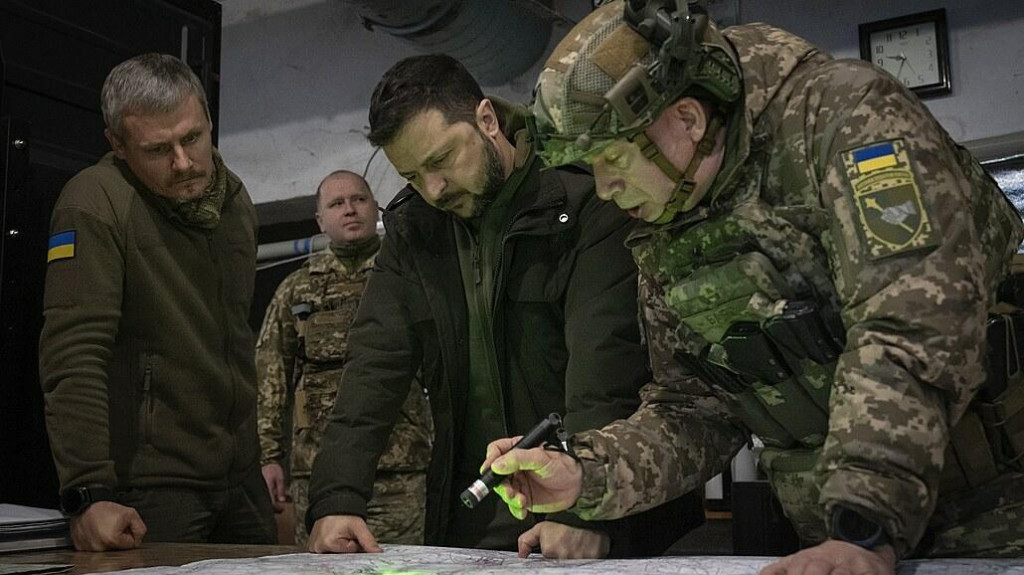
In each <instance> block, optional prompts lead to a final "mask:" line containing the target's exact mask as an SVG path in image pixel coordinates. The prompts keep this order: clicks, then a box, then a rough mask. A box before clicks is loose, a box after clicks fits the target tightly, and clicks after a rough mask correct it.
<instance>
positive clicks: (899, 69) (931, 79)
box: [868, 22, 942, 88]
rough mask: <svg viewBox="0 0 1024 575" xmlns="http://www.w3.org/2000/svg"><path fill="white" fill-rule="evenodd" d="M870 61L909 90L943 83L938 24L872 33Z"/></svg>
mask: <svg viewBox="0 0 1024 575" xmlns="http://www.w3.org/2000/svg"><path fill="white" fill-rule="evenodd" d="M868 42H869V45H870V49H871V61H872V62H873V63H875V64H876V65H877V66H879V67H881V68H883V69H884V70H885V71H886V72H888V73H890V74H892V75H893V77H894V78H896V79H897V80H899V81H900V83H902V84H903V85H904V86H907V87H908V88H916V87H919V86H929V85H934V84H939V83H942V76H941V65H940V60H939V46H938V32H937V30H936V25H935V22H921V23H918V24H911V25H908V26H902V27H899V28H890V29H888V30H879V31H876V32H872V33H871V35H870V36H869V38H868Z"/></svg>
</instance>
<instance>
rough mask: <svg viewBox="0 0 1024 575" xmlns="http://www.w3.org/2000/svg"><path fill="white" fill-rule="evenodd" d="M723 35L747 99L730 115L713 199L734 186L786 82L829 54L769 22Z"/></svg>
mask: <svg viewBox="0 0 1024 575" xmlns="http://www.w3.org/2000/svg"><path fill="white" fill-rule="evenodd" d="M722 35H723V36H725V38H726V40H727V41H728V42H729V45H730V46H731V47H732V52H733V54H732V56H733V58H734V61H736V62H737V63H738V65H739V68H740V72H741V74H742V76H743V100H742V101H741V102H740V103H739V104H738V105H737V106H735V108H734V110H733V112H732V117H731V118H730V119H729V128H728V133H727V135H726V144H725V146H726V154H725V159H724V160H723V162H722V168H721V170H720V171H719V174H718V177H717V178H716V179H715V181H714V183H713V184H712V186H711V190H710V191H709V193H708V196H709V197H710V198H711V201H712V203H715V202H716V201H717V200H719V199H720V196H722V195H724V194H725V193H726V190H728V189H729V188H730V187H731V184H732V183H733V180H734V179H735V177H736V175H737V173H738V172H739V171H740V170H739V168H740V166H742V165H743V164H744V163H745V162H746V160H747V157H748V156H749V155H750V148H751V141H752V140H753V139H754V137H755V136H756V134H755V126H757V124H758V121H759V120H760V119H761V116H762V114H764V112H765V110H767V109H768V106H769V105H770V104H771V102H772V100H774V99H775V97H776V96H777V95H778V93H779V91H780V90H781V89H782V87H783V85H784V84H785V82H786V81H787V80H788V79H789V78H790V77H791V76H792V75H793V73H794V72H795V71H796V69H797V68H798V67H799V66H800V64H802V63H803V62H805V61H806V60H808V59H810V58H812V57H815V56H818V57H823V58H828V56H826V55H824V54H822V53H821V52H820V51H819V50H818V49H817V48H815V47H814V46H813V45H811V44H810V43H808V42H807V41H806V40H804V39H803V38H800V37H798V36H795V35H793V34H790V33H789V32H786V31H785V30H780V29H778V28H774V27H772V26H768V25H767V24H750V25H744V26H733V27H731V28H726V29H725V30H723V31H722Z"/></svg>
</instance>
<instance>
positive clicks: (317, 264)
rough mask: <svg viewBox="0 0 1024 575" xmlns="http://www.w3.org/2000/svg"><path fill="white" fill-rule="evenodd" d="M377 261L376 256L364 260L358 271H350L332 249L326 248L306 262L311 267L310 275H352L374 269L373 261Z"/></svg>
mask: <svg viewBox="0 0 1024 575" xmlns="http://www.w3.org/2000/svg"><path fill="white" fill-rule="evenodd" d="M375 259H376V254H375V255H374V256H371V257H369V258H367V259H365V260H363V262H362V263H360V264H359V266H358V267H357V268H356V269H354V270H350V269H348V268H347V267H346V266H345V264H343V263H341V260H340V259H338V257H337V256H335V255H334V253H333V252H331V249H330V248H326V249H324V250H323V251H320V252H317V253H315V254H313V255H311V256H309V259H308V260H306V265H307V266H308V267H309V273H311V274H329V273H340V274H350V273H356V272H361V271H366V270H369V269H370V268H372V267H373V261H374V260H375Z"/></svg>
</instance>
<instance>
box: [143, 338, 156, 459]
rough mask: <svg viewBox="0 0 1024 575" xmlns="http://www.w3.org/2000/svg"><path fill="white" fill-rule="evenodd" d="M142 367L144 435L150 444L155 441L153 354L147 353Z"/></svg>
mask: <svg viewBox="0 0 1024 575" xmlns="http://www.w3.org/2000/svg"><path fill="white" fill-rule="evenodd" d="M143 357H144V359H145V361H144V367H143V369H142V437H143V440H144V441H145V442H146V443H147V444H150V443H152V442H153V408H154V406H153V355H152V354H149V353H147V354H145V355H144V356H143Z"/></svg>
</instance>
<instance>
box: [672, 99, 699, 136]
mask: <svg viewBox="0 0 1024 575" xmlns="http://www.w3.org/2000/svg"><path fill="white" fill-rule="evenodd" d="M669 113H670V114H671V115H672V120H673V122H675V123H676V124H677V126H678V127H679V129H680V134H681V135H682V136H683V137H685V138H687V139H689V140H690V141H691V142H693V143H695V144H696V143H697V142H700V141H701V139H703V138H704V134H705V133H706V132H707V129H708V114H707V111H706V110H705V109H704V106H703V105H702V104H701V103H700V102H699V101H698V100H696V99H694V98H681V99H679V100H677V101H676V102H675V103H674V104H672V106H670V110H669Z"/></svg>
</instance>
